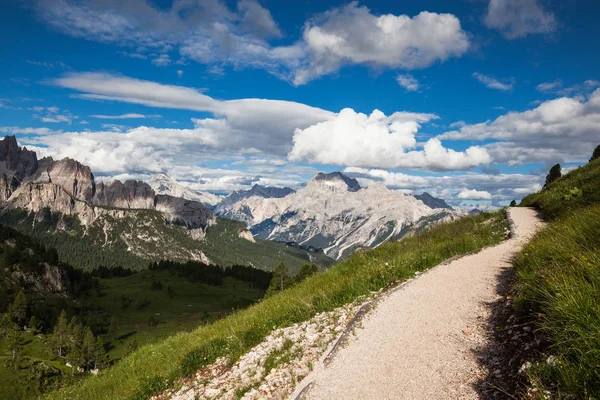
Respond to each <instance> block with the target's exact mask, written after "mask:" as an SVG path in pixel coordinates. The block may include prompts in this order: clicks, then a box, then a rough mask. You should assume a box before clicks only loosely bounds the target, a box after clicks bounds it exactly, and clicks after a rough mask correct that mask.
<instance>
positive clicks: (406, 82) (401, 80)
mask: <svg viewBox="0 0 600 400" xmlns="http://www.w3.org/2000/svg"><path fill="white" fill-rule="evenodd" d="M396 82H398V85H400V86H402V87H403V88H404V89H406V91H407V92H416V91H417V90H419V81H418V80H417V79H416V78H415V77H414V76H412V75H411V74H399V75H397V76H396Z"/></svg>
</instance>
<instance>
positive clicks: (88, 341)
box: [81, 326, 96, 368]
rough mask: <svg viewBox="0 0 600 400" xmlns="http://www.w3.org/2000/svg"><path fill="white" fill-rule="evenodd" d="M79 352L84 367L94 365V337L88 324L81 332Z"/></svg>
mask: <svg viewBox="0 0 600 400" xmlns="http://www.w3.org/2000/svg"><path fill="white" fill-rule="evenodd" d="M81 352H82V356H83V364H84V365H85V367H87V368H90V367H91V366H93V365H94V356H95V352H96V338H95V337H94V334H93V333H92V330H91V329H90V327H89V326H87V327H86V328H85V333H84V334H83V342H82V345H81Z"/></svg>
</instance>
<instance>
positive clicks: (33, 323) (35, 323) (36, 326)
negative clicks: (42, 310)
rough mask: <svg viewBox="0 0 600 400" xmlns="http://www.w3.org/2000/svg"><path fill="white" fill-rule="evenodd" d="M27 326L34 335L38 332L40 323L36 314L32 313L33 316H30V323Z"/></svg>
mask: <svg viewBox="0 0 600 400" xmlns="http://www.w3.org/2000/svg"><path fill="white" fill-rule="evenodd" d="M27 327H28V328H29V330H30V331H31V333H33V334H34V335H35V334H36V333H37V331H38V329H39V323H38V320H37V318H36V317H35V315H32V316H31V318H29V323H28V324H27Z"/></svg>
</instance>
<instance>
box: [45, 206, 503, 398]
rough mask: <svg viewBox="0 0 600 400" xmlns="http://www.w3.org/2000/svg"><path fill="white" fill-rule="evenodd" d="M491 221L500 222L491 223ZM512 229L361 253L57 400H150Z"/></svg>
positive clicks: (469, 228) (479, 229)
mask: <svg viewBox="0 0 600 400" xmlns="http://www.w3.org/2000/svg"><path fill="white" fill-rule="evenodd" d="M490 219H491V220H493V223H488V224H484V223H483V222H484V221H486V220H490ZM506 228H507V225H506V221H505V220H504V218H503V217H502V214H500V213H497V214H495V215H487V214H482V215H479V216H475V217H468V218H464V219H462V220H459V221H456V222H453V223H450V224H444V225H439V226H435V227H432V228H431V229H430V230H428V231H426V232H423V233H421V234H419V235H416V236H414V237H411V238H407V239H405V240H402V241H400V242H395V243H387V244H384V245H382V246H380V247H379V248H377V249H372V250H367V251H363V252H359V253H356V254H355V255H353V256H351V257H350V258H348V259H347V260H345V261H343V262H341V263H339V264H337V265H335V266H334V267H332V268H331V269H329V270H327V271H326V272H324V273H322V274H318V275H315V276H313V277H311V278H309V279H307V280H306V281H304V282H302V283H300V284H299V285H297V286H294V287H292V288H290V289H288V290H285V291H283V292H280V293H279V294H276V295H274V296H272V297H269V298H268V299H266V300H264V301H262V302H260V303H258V304H257V305H254V306H252V307H250V308H248V309H246V310H244V311H241V312H238V313H236V314H234V315H232V316H230V317H227V318H225V319H222V320H219V321H217V322H215V323H214V324H210V325H207V326H204V327H201V328H198V329H196V330H195V331H193V332H190V333H180V334H177V335H176V336H172V337H170V338H168V339H166V340H165V341H163V342H161V343H157V344H155V345H149V346H145V347H143V348H141V349H140V350H138V351H137V352H136V353H134V354H133V355H132V356H130V357H127V358H125V359H124V360H122V361H121V362H120V363H119V364H118V365H116V366H115V367H113V368H111V369H109V370H106V371H104V372H103V373H101V374H100V375H99V376H97V377H90V378H89V379H87V380H85V381H84V382H83V383H82V384H81V385H78V386H75V387H71V388H69V389H67V390H64V391H62V392H58V393H54V394H52V395H51V396H50V398H55V399H58V398H60V399H115V398H140V399H141V398H146V397H148V396H149V395H150V394H152V393H155V392H157V391H161V390H162V389H164V388H165V386H166V381H167V379H169V380H171V381H172V380H173V379H177V378H179V377H182V376H185V375H188V374H190V373H192V372H193V371H195V370H196V369H198V368H200V367H202V366H203V365H205V364H206V363H210V362H212V361H213V360H214V359H215V358H216V357H218V356H222V355H225V356H229V357H230V359H231V360H235V359H237V358H238V357H239V356H240V355H241V354H243V353H244V352H245V351H247V350H248V349H250V348H251V347H253V346H254V345H256V344H258V343H260V341H262V339H263V338H264V337H265V336H266V335H267V334H268V333H269V332H270V331H271V330H273V329H276V328H278V327H282V326H288V325H291V324H293V323H296V322H299V321H303V320H306V319H308V318H310V317H312V316H313V315H314V314H316V313H318V312H321V311H325V310H331V309H333V308H335V307H338V306H341V305H343V304H346V303H348V302H352V301H354V300H356V299H358V298H360V297H361V296H364V295H367V294H369V293H370V292H371V291H374V290H378V289H380V288H382V287H383V286H385V285H387V284H388V283H389V282H392V281H395V280H404V279H407V278H409V277H410V276H412V275H413V274H414V272H415V271H421V270H424V269H427V268H429V267H432V266H434V265H436V264H438V263H439V262H441V261H443V260H444V259H446V258H449V257H452V256H455V255H458V254H463V253H466V252H469V251H472V250H476V249H480V248H481V247H483V246H486V245H490V244H495V243H498V242H500V241H501V240H502V239H503V238H504V237H505V230H506Z"/></svg>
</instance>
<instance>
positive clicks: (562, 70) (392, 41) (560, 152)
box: [0, 0, 600, 204]
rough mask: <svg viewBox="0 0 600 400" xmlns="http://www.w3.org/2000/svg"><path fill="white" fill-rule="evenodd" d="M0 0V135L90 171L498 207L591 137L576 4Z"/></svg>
mask: <svg viewBox="0 0 600 400" xmlns="http://www.w3.org/2000/svg"><path fill="white" fill-rule="evenodd" d="M0 7H1V12H0V37H1V38H2V39H1V40H2V43H1V45H2V49H3V51H2V53H1V54H0V75H1V76H2V77H3V79H2V80H1V81H0V121H1V122H0V132H1V133H3V134H15V135H16V136H17V138H18V140H19V142H20V143H21V144H24V145H27V146H28V147H30V148H34V149H36V150H37V151H38V152H39V153H40V157H41V156H53V157H55V158H62V157H72V158H76V159H78V160H79V161H81V162H82V163H84V164H86V165H89V166H90V167H92V170H93V171H94V173H95V175H96V176H97V177H99V178H100V179H115V178H118V179H128V178H137V179H148V178H149V177H151V176H152V175H153V174H156V173H158V172H166V173H168V174H170V175H171V176H173V177H174V178H176V179H178V180H180V181H182V182H184V183H185V184H187V185H189V186H190V187H191V188H192V189H195V190H210V191H213V192H227V191H231V190H235V189H242V188H245V187H248V186H249V185H251V184H254V183H261V184H267V185H276V186H283V185H287V186H298V185H299V184H301V183H302V182H305V181H306V180H307V179H309V178H310V177H311V176H312V175H314V174H315V173H316V172H318V171H333V170H341V171H345V172H346V173H348V174H349V175H352V176H355V177H357V178H359V180H360V182H361V184H363V185H368V184H370V183H373V182H383V183H385V184H386V185H387V186H388V187H391V188H395V189H400V190H404V191H407V192H411V191H413V192H415V193H420V192H422V191H424V190H427V191H429V192H432V193H434V194H436V195H439V196H443V197H445V198H446V199H448V200H450V201H452V202H453V203H454V204H458V203H460V202H469V204H473V203H478V202H480V203H491V202H493V203H495V204H497V203H504V202H506V201H510V199H513V198H517V199H518V198H520V197H522V196H523V195H524V194H526V193H528V192H530V191H533V190H536V189H539V185H540V183H541V182H542V179H543V175H544V174H545V171H546V170H547V169H548V166H549V165H551V164H553V163H556V162H560V163H561V164H562V165H563V167H566V168H572V167H574V166H576V165H578V164H581V163H582V162H585V161H586V160H587V158H589V156H590V154H591V152H592V150H593V148H594V147H595V145H596V144H598V143H599V142H600V134H599V130H600V129H598V126H599V125H598V124H599V123H600V90H599V89H598V88H599V87H600V82H599V81H600V76H599V73H598V69H597V65H598V61H599V58H600V48H599V47H600V44H599V43H598V41H597V40H595V38H597V37H600V26H598V24H597V23H596V20H595V16H596V15H598V12H599V11H600V5H598V4H597V3H596V2H593V1H583V0H580V1H575V0H572V1H557V0H464V1H461V0H456V1H441V0H440V1H420V2H414V1H394V2H390V1H364V2H344V3H340V2H333V1H318V2H317V1H295V0H290V1H288V2H285V3H284V2H279V1H267V0H264V1H260V2H259V1H255V0H240V1H219V0H197V1H191V0H176V1H150V0H119V1H113V0H103V1H99V0H98V1H95V0H87V1H70V0H43V1H42V0H38V1H35V0H28V1H16V0H15V1H8V2H3V3H2V5H1V6H0ZM342 110H343V111H342Z"/></svg>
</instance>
